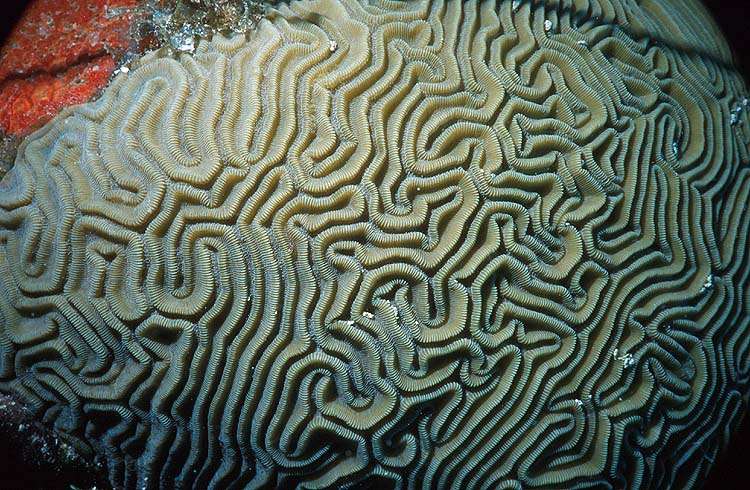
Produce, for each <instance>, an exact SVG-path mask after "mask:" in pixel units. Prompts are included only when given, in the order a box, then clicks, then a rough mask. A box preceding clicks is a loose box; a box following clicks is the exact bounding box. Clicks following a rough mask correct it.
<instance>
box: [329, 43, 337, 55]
mask: <svg viewBox="0 0 750 490" xmlns="http://www.w3.org/2000/svg"><path fill="white" fill-rule="evenodd" d="M338 48H339V43H337V42H336V41H328V51H330V52H331V53H333V52H334V51H336V50H337V49H338Z"/></svg>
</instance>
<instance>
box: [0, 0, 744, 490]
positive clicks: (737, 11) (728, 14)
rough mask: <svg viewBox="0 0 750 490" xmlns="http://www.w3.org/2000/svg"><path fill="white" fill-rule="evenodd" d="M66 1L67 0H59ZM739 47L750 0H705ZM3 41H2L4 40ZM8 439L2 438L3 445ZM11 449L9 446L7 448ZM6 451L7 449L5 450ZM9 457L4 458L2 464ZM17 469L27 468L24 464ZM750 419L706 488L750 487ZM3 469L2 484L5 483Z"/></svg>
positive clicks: (739, 49)
mask: <svg viewBox="0 0 750 490" xmlns="http://www.w3.org/2000/svg"><path fill="white" fill-rule="evenodd" d="M0 1H2V5H0V40H4V39H5V37H6V36H7V34H8V32H9V31H10V29H11V28H12V27H13V25H14V24H15V23H16V21H17V20H18V18H19V17H20V15H21V13H22V12H23V8H24V6H25V5H26V4H27V3H28V1H25V0H4V1H3V0H0ZM59 1H61V2H64V1H66V0H59ZM703 1H704V4H705V5H706V6H707V7H708V8H709V10H710V11H711V12H712V13H713V15H714V17H715V19H716V21H717V22H718V23H719V25H720V26H721V28H722V30H723V31H724V35H725V36H726V37H727V39H728V40H729V45H730V46H732V47H733V48H734V50H735V57H736V59H737V64H738V67H739V69H740V71H741V72H742V73H744V75H745V79H746V80H750V76H749V75H750V15H749V14H750V0H703ZM0 44H1V43H0ZM3 442H4V441H0V446H3V445H4V444H3ZM3 449H6V450H7V449H8V448H3ZM3 452H4V451H3ZM5 462H7V460H5V461H3V462H0V466H1V465H3V464H5ZM15 470H18V471H23V470H22V469H20V468H15ZM749 470H750V420H747V419H746V420H745V421H744V422H743V423H742V425H741V426H740V428H739V430H738V431H737V433H736V434H735V436H734V438H733V441H732V445H731V447H730V449H729V450H728V451H727V452H726V453H725V454H723V455H722V456H721V457H719V458H718V459H717V461H716V465H715V466H714V469H713V470H712V471H711V476H710V478H709V480H708V482H707V484H706V487H705V488H706V489H709V490H713V489H722V490H732V489H737V490H745V489H746V488H750V476H748V471H749ZM2 476H3V475H2V472H1V471H0V486H2V481H3V479H2Z"/></svg>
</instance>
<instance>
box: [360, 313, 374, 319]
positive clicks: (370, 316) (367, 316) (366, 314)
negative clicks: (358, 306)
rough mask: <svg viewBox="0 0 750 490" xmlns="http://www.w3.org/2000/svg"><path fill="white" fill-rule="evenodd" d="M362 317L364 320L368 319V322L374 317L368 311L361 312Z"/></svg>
mask: <svg viewBox="0 0 750 490" xmlns="http://www.w3.org/2000/svg"><path fill="white" fill-rule="evenodd" d="M362 316H363V317H365V318H368V319H370V320H372V319H373V318H375V315H373V314H372V313H370V312H369V311H365V312H362Z"/></svg>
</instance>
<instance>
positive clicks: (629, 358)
mask: <svg viewBox="0 0 750 490" xmlns="http://www.w3.org/2000/svg"><path fill="white" fill-rule="evenodd" d="M633 364H635V359H634V358H633V354H630V353H628V354H625V355H624V356H622V367H623V368H625V369H627V368H629V367H630V366H632V365H633Z"/></svg>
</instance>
